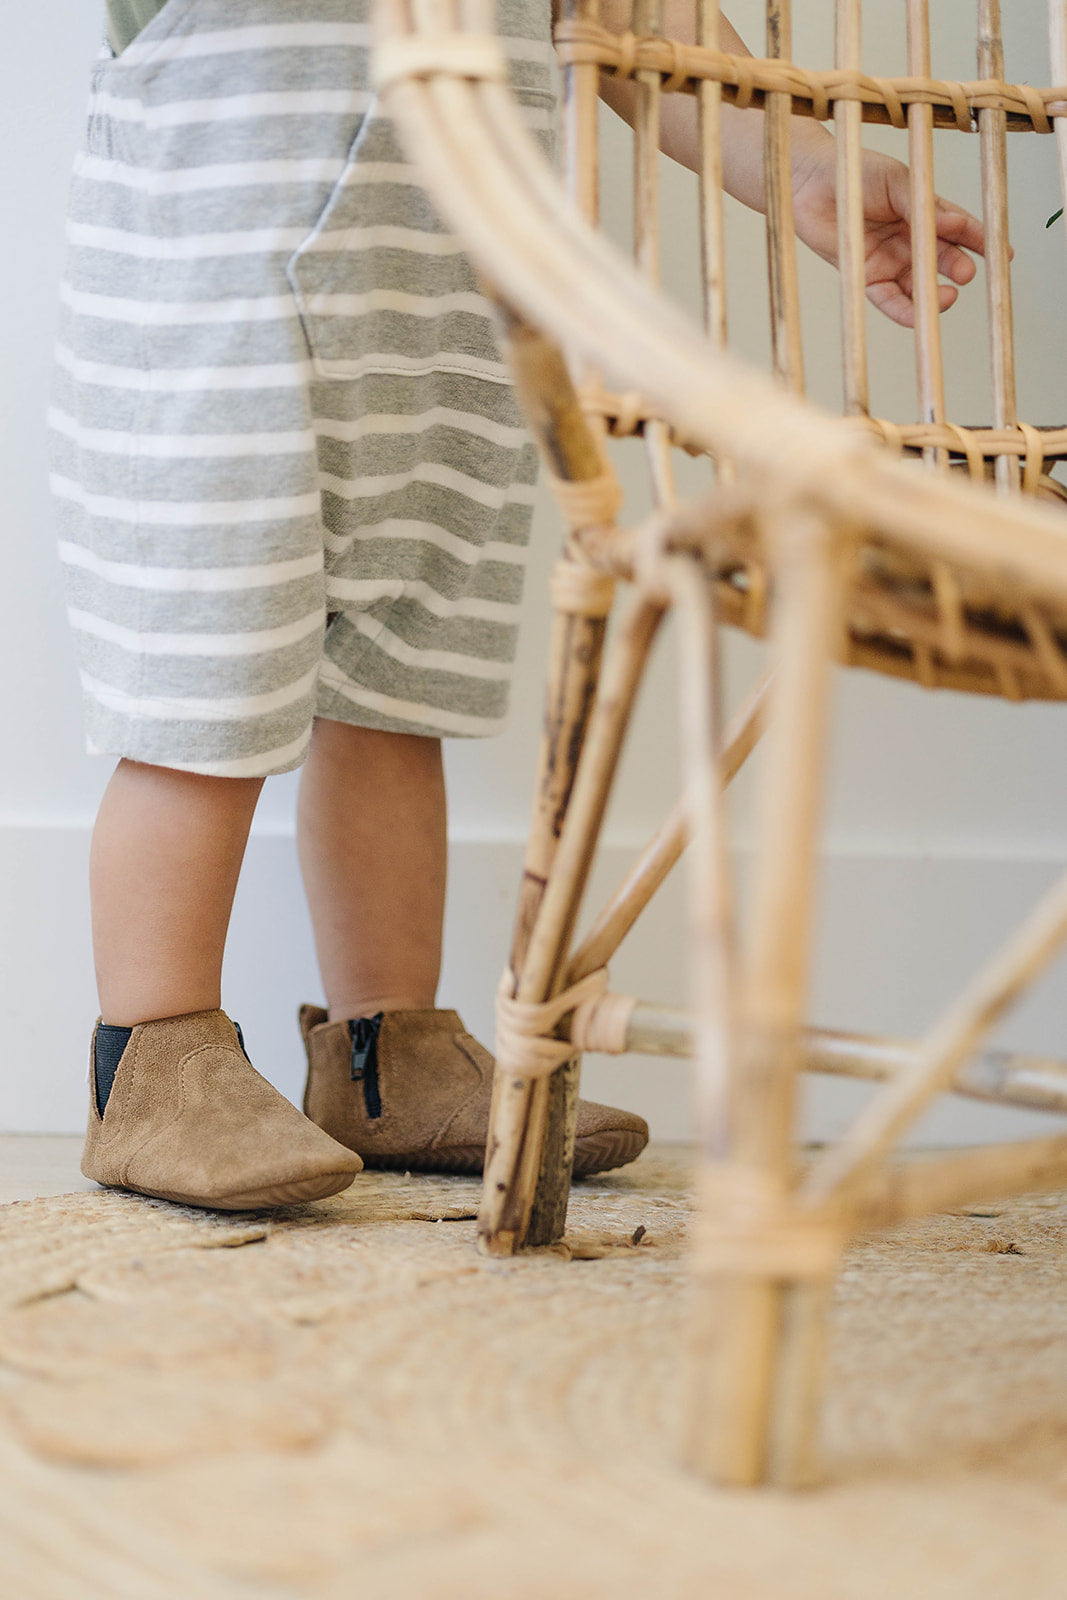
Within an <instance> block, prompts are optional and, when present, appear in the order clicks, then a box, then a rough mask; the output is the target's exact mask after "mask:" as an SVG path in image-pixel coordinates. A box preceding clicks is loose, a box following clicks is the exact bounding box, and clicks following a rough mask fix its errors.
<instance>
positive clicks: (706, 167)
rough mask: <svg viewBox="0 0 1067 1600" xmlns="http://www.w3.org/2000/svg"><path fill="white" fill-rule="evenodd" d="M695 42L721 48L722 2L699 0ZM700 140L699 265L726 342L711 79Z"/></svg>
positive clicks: (712, 334)
mask: <svg viewBox="0 0 1067 1600" xmlns="http://www.w3.org/2000/svg"><path fill="white" fill-rule="evenodd" d="M696 8H697V26H696V41H697V44H699V45H703V46H704V47H705V48H708V49H718V48H719V43H720V39H719V24H720V18H721V7H720V5H719V0H696ZM697 113H698V118H699V128H698V137H699V140H700V173H699V184H700V267H701V282H702V284H703V289H704V293H703V307H704V328H705V330H706V332H707V335H708V338H709V339H710V340H711V342H712V343H713V344H715V345H718V346H720V347H721V346H723V345H725V343H726V337H727V320H726V227H725V220H724V216H723V187H722V84H721V83H715V82H713V81H711V80H709V79H707V78H705V79H703V81H702V82H701V84H700V86H699V88H698V89H697Z"/></svg>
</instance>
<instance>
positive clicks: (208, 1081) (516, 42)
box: [51, 0, 983, 1209]
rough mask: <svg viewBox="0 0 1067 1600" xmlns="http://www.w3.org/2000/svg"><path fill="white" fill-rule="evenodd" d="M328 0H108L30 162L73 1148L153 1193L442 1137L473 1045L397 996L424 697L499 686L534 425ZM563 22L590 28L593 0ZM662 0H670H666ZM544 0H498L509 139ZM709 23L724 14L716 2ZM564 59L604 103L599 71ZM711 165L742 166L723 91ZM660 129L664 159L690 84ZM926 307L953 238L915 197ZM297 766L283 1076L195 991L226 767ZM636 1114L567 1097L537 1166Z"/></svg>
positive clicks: (528, 98)
mask: <svg viewBox="0 0 1067 1600" xmlns="http://www.w3.org/2000/svg"><path fill="white" fill-rule="evenodd" d="M369 7H370V0H110V5H109V34H108V38H109V44H108V46H107V48H106V49H105V52H104V55H103V57H102V59H101V60H100V62H99V63H98V65H97V67H96V69H95V73H94V80H93V90H92V99H91V105H90V115H89V122H88V129H87V134H86V139H85V144H84V148H83V150H82V152H81V154H80V156H79V158H78V163H77V167H76V171H75V177H74V184H73V189H72V199H71V218H70V229H69V235H70V260H69V269H68V274H67V277H66V281H65V283H64V286H63V291H62V299H63V331H62V335H61V340H60V349H59V366H58V376H57V393H56V401H55V406H54V408H53V412H52V418H51V420H52V427H53V437H54V441H55V476H54V489H55V495H56V502H57V507H58V514H59V521H60V538H61V553H62V557H63V560H64V564H65V572H66V581H67V594H68V601H69V608H70V618H71V623H72V626H73V628H74V631H75V636H76V640H77V647H78V654H79V662H80V668H81V677H82V685H83V690H84V697H85V707H86V716H87V722H88V739H89V748H90V749H91V750H93V751H97V752H104V753H107V754H110V755H113V756H117V757H118V758H119V760H118V765H117V767H116V770H115V772H114V775H113V777H112V779H111V782H110V784H109V786H108V789H107V791H106V793H105V796H104V799H103V802H102V805H101V809H100V814H99V817H98V820H97V824H96V829H95V833H94V837H93V848H92V862H91V893H92V911H93V942H94V953H95V960H96V971H97V979H98V985H99V994H100V1010H101V1020H100V1022H99V1023H98V1025H97V1027H96V1030H95V1032H94V1036H93V1042H92V1057H91V1067H92V1071H91V1092H90V1108H89V1132H88V1139H87V1143H86V1149H85V1157H84V1162H83V1170H84V1172H85V1173H86V1175H87V1176H89V1177H91V1178H94V1179H96V1180H97V1181H98V1182H100V1183H103V1184H109V1185H114V1186H116V1187H120V1188H124V1189H129V1190H135V1191H138V1192H140V1193H144V1194H151V1195H157V1196H161V1197H163V1198H166V1199H170V1200H177V1201H182V1202H184V1203H187V1204H195V1205H205V1206H213V1207H220V1208H224V1209H225V1208H229V1209H237V1208H241V1209H243V1208H246V1207H256V1206H269V1205H281V1204H290V1203H292V1202H294V1201H301V1200H310V1199H314V1198H318V1197H321V1196H324V1195H328V1194H331V1193H335V1192H337V1191H338V1190H340V1189H342V1188H344V1187H346V1186H347V1185H348V1184H349V1183H351V1182H352V1179H353V1178H354V1176H355V1175H356V1173H357V1172H358V1171H359V1170H360V1168H361V1166H362V1165H363V1164H364V1163H366V1164H368V1165H375V1166H386V1167H388V1166H393V1167H400V1168H404V1169H414V1170H424V1171H443V1172H477V1171H480V1170H481V1164H482V1155H483V1151H484V1146H485V1139H486V1132H487V1125H488V1113H489V1100H490V1091H491V1080H492V1066H493V1063H492V1059H491V1057H490V1056H489V1054H488V1052H487V1051H486V1050H484V1049H483V1047H482V1046H481V1045H480V1044H479V1043H478V1042H477V1041H476V1040H475V1039H473V1038H472V1037H471V1036H470V1035H469V1034H468V1033H467V1032H466V1031H465V1030H464V1028H463V1025H462V1023H461V1022H460V1019H459V1017H458V1016H457V1015H456V1013H455V1012H453V1011H448V1010H439V1009H437V1008H436V990H437V981H438V973H439V967H440V957H441V931H442V916H443V906H444V890H445V853H446V840H445V791H444V782H443V777H442V764H441V739H442V738H443V737H481V736H483V735H486V734H490V733H493V732H495V731H497V729H499V727H500V726H501V723H502V720H503V717H504V714H505V709H506V703H507V695H508V678H509V672H510V664H511V662H512V659H513V655H514V649H515V629H516V619H517V615H518V605H519V600H520V595H521V587H522V575H523V557H524V549H525V545H526V541H527V537H528V532H529V523H530V515H531V505H532V495H533V484H534V480H535V475H536V455H535V451H534V449H533V446H532V444H531V442H530V441H529V439H528V437H527V435H526V433H525V431H524V428H523V425H522V418H521V415H520V413H519V410H518V408H517V405H516V402H515V399H514V397H513V394H512V391H511V388H510V385H509V382H508V374H507V370H506V368H505V366H504V365H503V363H502V361H501V358H500V354H499V351H498V349H497V347H496V344H495V341H494V336H493V328H492V323H491V320H490V317H489V315H488V311H487V307H486V305H485V303H484V301H483V300H482V298H481V297H480V295H479V294H478V292H477V288H476V285H475V282H474V278H473V275H472V273H471V269H470V267H469V265H468V264H467V262H466V260H465V258H464V257H463V255H462V254H461V253H460V251H459V249H458V247H457V245H456V243H455V241H454V240H453V239H452V238H451V237H450V235H449V234H448V233H447V231H446V230H445V229H444V228H443V226H442V224H441V222H440V220H439V219H438V217H437V215H436V213H435V212H434V210H433V208H432V206H431V205H430V203H429V201H428V199H427V198H426V196H425V195H424V194H423V193H422V191H421V190H420V189H419V188H418V186H417V184H416V183H415V182H414V181H413V174H412V169H411V168H410V166H409V165H408V164H407V161H406V159H405V156H404V152H403V150H402V148H401V146H400V144H399V142H398V139H397V137H396V135H395V133H394V130H393V128H392V127H391V125H390V124H389V122H388V121H387V120H386V119H385V118H384V117H382V116H381V115H380V113H379V110H378V107H377V104H376V101H375V97H374V94H373V92H372V90H371V89H370V87H369V73H368V60H369V49H370V42H371V18H370V12H369ZM618 9H619V15H618V16H612V15H611V14H610V9H609V12H608V14H607V15H606V18H605V20H606V21H607V22H608V24H609V25H617V26H619V27H620V28H622V27H624V26H625V25H626V23H627V20H628V18H627V17H626V16H625V15H624V14H623V8H622V0H618ZM688 10H689V7H687V6H686V5H685V3H684V0H667V12H668V16H667V26H668V30H669V31H671V32H674V33H675V34H677V35H678V36H684V23H683V22H682V20H681V19H682V18H683V17H684V16H685V15H687V14H688ZM672 13H673V14H672ZM550 26H551V19H550V16H549V11H548V6H547V4H546V3H545V0H499V15H498V27H499V32H500V36H501V39H502V42H503V45H504V48H505V51H506V53H507V56H508V60H509V63H510V71H511V80H512V87H513V90H514V92H515V94H516V96H517V98H518V101H519V103H520V105H521V107H522V110H523V115H524V117H525V119H526V121H527V124H528V126H529V128H530V130H531V132H532V134H533V135H534V136H535V137H536V138H537V139H539V140H540V141H541V142H542V144H543V146H544V147H545V148H546V150H548V149H549V148H550V146H551V141H552V128H553V122H554V115H555V112H554V100H553V78H552V71H551V42H550ZM723 45H724V48H726V49H728V50H731V51H735V52H743V51H744V46H743V45H742V44H741V41H740V40H739V39H738V37H737V35H736V34H735V33H734V31H733V30H732V29H731V28H730V27H729V25H727V24H725V23H724V25H723ZM603 94H604V98H605V99H606V100H607V101H608V102H609V104H611V105H612V106H613V107H614V108H615V109H616V110H618V111H619V112H620V113H621V114H622V115H623V116H624V117H629V116H630V115H631V113H632V98H633V85H632V83H630V82H628V81H625V80H621V79H614V78H611V77H609V76H605V77H604V79H603ZM723 128H724V141H725V147H726V149H725V170H726V184H727V188H728V189H729V190H730V192H731V193H733V194H734V195H736V196H737V197H738V198H740V199H741V200H743V201H744V202H745V203H747V204H748V205H751V206H754V207H756V208H761V207H762V204H763V154H762V138H763V135H762V114H761V113H759V112H757V111H745V112H740V111H737V110H736V109H734V108H729V107H728V108H726V109H725V110H724V116H723ZM662 132H663V147H664V149H665V150H666V151H667V152H668V153H669V154H671V155H672V156H674V157H676V158H677V159H678V160H680V161H682V162H684V163H686V164H687V165H690V166H695V165H696V116H695V105H694V102H693V100H692V99H691V98H690V97H687V96H681V95H674V96H668V97H666V98H665V100H664V104H663V117H662ZM793 159H794V165H793V177H794V197H795V207H796V223H797V231H798V233H799V235H800V237H801V238H802V239H803V240H804V241H805V242H806V243H807V244H808V245H810V246H811V248H813V249H814V250H816V251H817V252H818V253H819V254H821V255H822V256H824V257H825V258H826V259H827V260H831V261H832V260H834V258H835V255H836V217H835V202H834V187H833V175H834V141H833V139H832V137H831V136H830V135H829V134H828V133H827V132H826V131H825V130H824V129H823V128H822V127H821V126H819V125H817V124H815V123H813V122H808V121H803V120H798V122H797V123H796V126H795V129H794V158H793ZM864 201H865V211H866V219H867V277H868V284H869V291H868V292H869V294H870V298H871V299H872V300H873V301H874V303H875V304H876V305H878V306H879V307H880V308H881V309H882V310H883V311H884V312H885V313H886V314H887V315H888V316H890V317H892V318H893V319H894V320H895V321H897V322H899V323H902V324H904V325H905V326H907V325H910V324H911V322H912V320H913V309H912V302H911V272H912V266H911V249H910V234H909V227H908V212H909V191H908V184H907V171H906V168H904V167H903V166H901V164H900V163H899V162H895V161H892V160H891V159H889V158H888V157H884V156H878V155H873V154H869V155H868V156H867V158H866V164H865V169H864ZM938 231H939V236H940V239H941V244H942V248H941V253H940V259H939V266H940V270H941V273H942V275H943V276H944V277H945V278H947V279H949V280H951V281H950V282H946V283H943V284H942V286H941V289H940V295H941V305H942V309H945V308H947V307H948V306H949V305H951V304H952V302H953V301H954V299H955V298H956V294H957V290H956V288H955V287H954V285H957V284H965V283H967V282H968V281H969V280H970V279H971V278H973V276H974V273H975V266H974V263H973V261H972V260H971V258H970V256H968V255H967V254H966V253H965V252H966V251H967V250H970V251H979V252H980V251H981V250H982V248H983V237H982V228H981V225H980V223H979V222H978V221H977V220H976V219H975V218H973V217H971V216H969V215H968V214H967V213H966V212H964V211H962V210H960V209H958V208H956V207H954V206H950V205H947V204H944V203H942V202H939V203H938ZM295 767H302V773H301V781H300V794H299V804H298V848H299V856H300V864H301V869H302V873H303V879H304V884H305V888H306V892H307V897H308V903H309V906H310V910H311V917H312V923H313V926H314V934H315V944H316V951H317V955H318V961H319V966H320V970H321V975H322V983H323V988H324V991H325V996H326V1000H327V1008H326V1009H325V1010H320V1009H319V1008H317V1007H313V1006H305V1007H303V1008H302V1011H301V1024H302V1029H303V1034H304V1042H305V1046H306V1049H307V1055H308V1083H307V1091H306V1095H305V1100H304V1110H305V1112H306V1116H302V1115H301V1114H300V1113H299V1112H298V1111H297V1110H296V1109H295V1108H294V1107H293V1106H291V1105H290V1104H289V1102H288V1101H287V1100H285V1099H284V1098H283V1097H282V1096H281V1095H280V1094H278V1093H277V1092H276V1091H275V1090H274V1089H273V1088H271V1087H270V1085H269V1084H267V1083H266V1081H265V1080H264V1079H263V1078H261V1077H260V1076H259V1075H258V1074H257V1073H256V1072H255V1071H254V1069H253V1067H252V1066H251V1064H250V1062H249V1061H248V1059H247V1056H246V1055H245V1052H244V1044H243V1040H242V1038H241V1033H240V1029H239V1028H237V1027H236V1026H235V1024H234V1023H232V1022H231V1021H230V1020H229V1018H228V1017H227V1016H226V1015H225V1013H224V1012H223V1011H222V1010H221V1009H220V1004H221V993H220V973H221V965H222V956H223V947H224V943H225V938H226V931H227V925H228V921H229V916H230V911H231V906H232V901H233V895H234V891H235V888H236V884H237V878H238V874H239V871H240V866H241V860H242V856H243V853H244V849H245V844H246V840H247V837H248V831H249V826H250V823H251V820H252V815H253V812H254V810H255V806H256V801H257V798H258V795H259V792H260V789H261V787H262V784H263V781H264V779H265V778H266V777H268V776H270V775H271V774H272V773H277V772H286V771H289V770H291V769H292V768H295ZM647 1137H648V1130H647V1128H646V1126H645V1124H644V1123H643V1122H642V1121H641V1119H640V1118H638V1117H635V1116H632V1115H630V1114H629V1113H627V1112H623V1111H617V1110H612V1109H610V1108H608V1107H604V1106H597V1105H593V1104H590V1103H587V1102H583V1103H582V1105H581V1108H580V1113H579V1123H578V1138H577V1148H576V1156H575V1171H576V1173H579V1174H580V1173H590V1172H597V1171H603V1170H606V1169H608V1168H610V1167H615V1166H619V1165H621V1164H623V1163H625V1162H627V1161H630V1160H632V1159H633V1158H634V1157H635V1156H636V1155H638V1154H639V1153H640V1151H641V1150H642V1148H643V1147H644V1145H645V1143H646V1141H647Z"/></svg>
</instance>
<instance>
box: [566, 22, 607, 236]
mask: <svg viewBox="0 0 1067 1600" xmlns="http://www.w3.org/2000/svg"><path fill="white" fill-rule="evenodd" d="M562 11H563V15H564V16H565V17H566V18H567V19H568V20H569V21H575V22H577V21H591V22H596V21H598V20H599V11H600V7H599V5H598V3H597V0H563V6H562ZM599 77H600V69H599V68H598V66H597V64H596V62H595V61H572V62H568V64H567V65H566V66H565V67H564V69H563V125H564V139H563V149H564V152H565V156H566V168H565V176H566V183H567V190H568V193H569V194H570V196H571V199H572V200H573V201H574V202H575V204H576V205H577V206H578V209H579V210H580V211H581V213H582V216H583V217H584V218H585V220H586V221H587V222H588V223H589V225H590V226H591V227H594V228H595V227H596V226H597V224H598V223H599V221H600V184H599V181H598V176H599V172H600V162H599V160H598V156H597V152H598V147H599V121H598V102H597V85H598V80H599Z"/></svg>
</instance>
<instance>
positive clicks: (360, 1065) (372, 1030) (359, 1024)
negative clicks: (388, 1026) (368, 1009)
mask: <svg viewBox="0 0 1067 1600" xmlns="http://www.w3.org/2000/svg"><path fill="white" fill-rule="evenodd" d="M384 1015H385V1013H384V1011H379V1012H378V1015H377V1016H376V1017H352V1018H350V1019H349V1023H348V1036H349V1038H350V1039H351V1040H352V1069H351V1071H352V1082H353V1083H357V1082H358V1081H359V1080H360V1078H364V1077H366V1076H367V1074H368V1070H369V1071H370V1072H373V1071H374V1068H375V1067H376V1066H377V1065H378V1035H379V1033H380V1032H381V1027H382V1018H383V1017H384Z"/></svg>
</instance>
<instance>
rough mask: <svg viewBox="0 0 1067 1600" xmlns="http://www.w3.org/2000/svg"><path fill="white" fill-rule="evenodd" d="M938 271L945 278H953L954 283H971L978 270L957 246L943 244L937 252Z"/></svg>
mask: <svg viewBox="0 0 1067 1600" xmlns="http://www.w3.org/2000/svg"><path fill="white" fill-rule="evenodd" d="M937 270H938V272H940V273H941V274H942V276H943V277H946V278H951V279H952V281H953V283H970V281H971V279H972V278H973V277H974V275H975V273H976V272H977V271H978V268H977V267H976V266H975V264H974V261H973V260H972V259H971V257H970V256H968V255H964V253H963V251H962V250H961V249H959V247H958V246H957V245H954V244H945V243H944V242H942V244H941V248H940V249H939V250H938V252H937Z"/></svg>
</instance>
